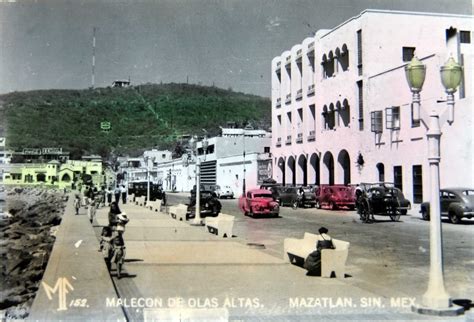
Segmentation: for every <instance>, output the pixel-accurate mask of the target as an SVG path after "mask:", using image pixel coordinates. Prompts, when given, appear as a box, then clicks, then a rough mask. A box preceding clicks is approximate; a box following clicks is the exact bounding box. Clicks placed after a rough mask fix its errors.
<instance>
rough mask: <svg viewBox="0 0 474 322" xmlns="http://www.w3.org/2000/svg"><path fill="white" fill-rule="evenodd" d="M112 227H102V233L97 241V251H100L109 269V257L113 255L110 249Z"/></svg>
mask: <svg viewBox="0 0 474 322" xmlns="http://www.w3.org/2000/svg"><path fill="white" fill-rule="evenodd" d="M112 238H113V236H112V229H111V228H110V227H109V226H105V227H104V228H102V233H101V236H100V243H99V252H102V256H103V257H104V260H105V263H106V265H107V268H108V269H109V270H110V267H111V262H110V260H111V258H112V255H113V249H112Z"/></svg>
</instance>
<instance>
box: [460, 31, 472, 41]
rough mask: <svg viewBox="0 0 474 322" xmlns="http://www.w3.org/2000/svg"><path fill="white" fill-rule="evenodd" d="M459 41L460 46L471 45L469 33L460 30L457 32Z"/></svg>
mask: <svg viewBox="0 0 474 322" xmlns="http://www.w3.org/2000/svg"><path fill="white" fill-rule="evenodd" d="M459 41H460V42H461V44H470V43H471V32H470V31H465V30H461V31H459Z"/></svg>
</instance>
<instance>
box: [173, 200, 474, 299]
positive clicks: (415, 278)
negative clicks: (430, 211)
mask: <svg viewBox="0 0 474 322" xmlns="http://www.w3.org/2000/svg"><path fill="white" fill-rule="evenodd" d="M168 199H169V202H170V203H178V202H187V195H186V194H169V195H168ZM222 206H223V208H222V212H224V213H228V214H231V215H234V216H235V218H236V220H235V224H234V234H235V235H237V236H238V237H240V238H244V239H246V240H247V241H248V242H249V243H261V244H264V245H265V247H266V250H265V252H267V253H269V254H271V255H274V256H277V257H280V258H281V257H282V255H283V240H284V238H287V237H294V238H302V237H303V234H304V232H306V231H308V232H317V230H318V229H319V227H321V226H325V227H327V228H328V229H329V233H330V235H331V236H333V237H334V238H337V239H342V240H346V241H349V242H351V247H350V252H349V259H348V268H349V270H350V271H351V272H352V273H353V276H352V278H350V279H346V281H348V282H349V283H352V284H353V285H354V286H357V287H359V288H362V289H365V290H367V291H370V292H376V293H377V294H382V295H385V296H387V297H390V296H416V297H418V298H420V296H421V295H422V294H423V293H424V292H425V291H426V288H427V282H428V270H429V223H428V222H425V221H423V220H421V218H420V215H419V214H418V213H416V212H414V211H412V212H411V213H409V214H408V215H407V216H403V217H401V220H400V222H392V221H391V220H390V219H389V218H388V217H382V216H378V217H376V219H377V222H376V223H373V224H363V223H361V221H360V220H359V219H358V215H357V214H356V212H355V211H344V210H338V211H330V210H324V209H321V210H319V209H309V208H308V209H298V210H292V209H291V208H287V207H284V208H282V209H281V212H280V217H279V218H258V219H254V218H250V217H245V216H244V215H243V214H242V212H241V211H240V210H239V209H238V207H237V199H233V200H222ZM442 229H443V243H444V244H443V245H444V246H443V249H444V263H445V264H444V269H445V285H446V288H447V291H448V292H449V294H450V295H451V297H452V298H453V299H471V300H474V220H465V221H464V222H463V223H462V224H460V225H453V224H451V223H449V222H447V221H446V220H443V225H442Z"/></svg>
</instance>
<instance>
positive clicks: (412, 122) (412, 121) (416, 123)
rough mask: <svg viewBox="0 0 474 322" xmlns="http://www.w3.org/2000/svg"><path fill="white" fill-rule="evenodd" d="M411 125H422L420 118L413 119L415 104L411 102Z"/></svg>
mask: <svg viewBox="0 0 474 322" xmlns="http://www.w3.org/2000/svg"><path fill="white" fill-rule="evenodd" d="M411 127H420V120H419V119H418V120H414V119H413V104H411Z"/></svg>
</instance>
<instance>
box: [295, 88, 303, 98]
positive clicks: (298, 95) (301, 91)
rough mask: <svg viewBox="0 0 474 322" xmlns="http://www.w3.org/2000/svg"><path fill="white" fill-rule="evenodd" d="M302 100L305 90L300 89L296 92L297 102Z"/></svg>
mask: <svg viewBox="0 0 474 322" xmlns="http://www.w3.org/2000/svg"><path fill="white" fill-rule="evenodd" d="M302 98H303V90H302V89H299V90H298V91H296V100H300V99H302Z"/></svg>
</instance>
